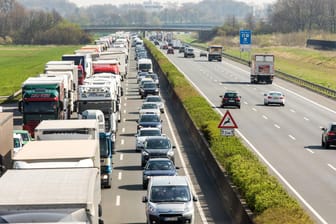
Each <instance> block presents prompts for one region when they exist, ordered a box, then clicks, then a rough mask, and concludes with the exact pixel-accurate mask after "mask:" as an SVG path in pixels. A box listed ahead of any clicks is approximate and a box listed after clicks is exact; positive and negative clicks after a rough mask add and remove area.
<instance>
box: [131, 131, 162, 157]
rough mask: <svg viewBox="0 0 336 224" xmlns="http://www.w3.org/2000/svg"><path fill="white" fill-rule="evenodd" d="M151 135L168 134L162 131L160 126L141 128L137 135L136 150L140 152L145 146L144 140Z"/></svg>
mask: <svg viewBox="0 0 336 224" xmlns="http://www.w3.org/2000/svg"><path fill="white" fill-rule="evenodd" d="M149 136H166V135H165V134H162V133H161V129H160V128H141V129H139V130H138V133H137V134H136V135H135V138H136V139H135V151H136V152H139V151H141V149H143V148H144V142H145V140H146V138H147V137H149Z"/></svg>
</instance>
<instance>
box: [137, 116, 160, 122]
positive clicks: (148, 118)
mask: <svg viewBox="0 0 336 224" xmlns="http://www.w3.org/2000/svg"><path fill="white" fill-rule="evenodd" d="M159 121H160V118H159V117H158V116H152V115H149V116H145V115H142V116H141V118H140V122H159Z"/></svg>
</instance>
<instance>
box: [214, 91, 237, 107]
mask: <svg viewBox="0 0 336 224" xmlns="http://www.w3.org/2000/svg"><path fill="white" fill-rule="evenodd" d="M219 97H220V98H222V102H221V107H222V108H224V107H226V106H230V107H237V108H240V100H241V96H239V94H238V93H237V92H236V91H227V92H225V93H224V95H221V96H219Z"/></svg>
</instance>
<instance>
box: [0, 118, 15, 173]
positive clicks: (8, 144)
mask: <svg viewBox="0 0 336 224" xmlns="http://www.w3.org/2000/svg"><path fill="white" fill-rule="evenodd" d="M13 147H14V145H13V113H9V112H0V176H1V175H2V174H3V173H4V172H5V171H6V169H8V168H10V167H11V156H12V153H13Z"/></svg>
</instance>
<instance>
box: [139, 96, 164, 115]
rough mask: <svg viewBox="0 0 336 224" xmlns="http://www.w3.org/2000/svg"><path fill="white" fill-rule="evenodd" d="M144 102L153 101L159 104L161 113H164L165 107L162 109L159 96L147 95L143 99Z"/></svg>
mask: <svg viewBox="0 0 336 224" xmlns="http://www.w3.org/2000/svg"><path fill="white" fill-rule="evenodd" d="M144 102H154V103H156V104H158V105H159V108H160V111H161V113H164V111H165V109H164V103H163V101H162V99H161V97H160V96H151V95H150V96H147V97H146V98H145V100H144Z"/></svg>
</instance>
